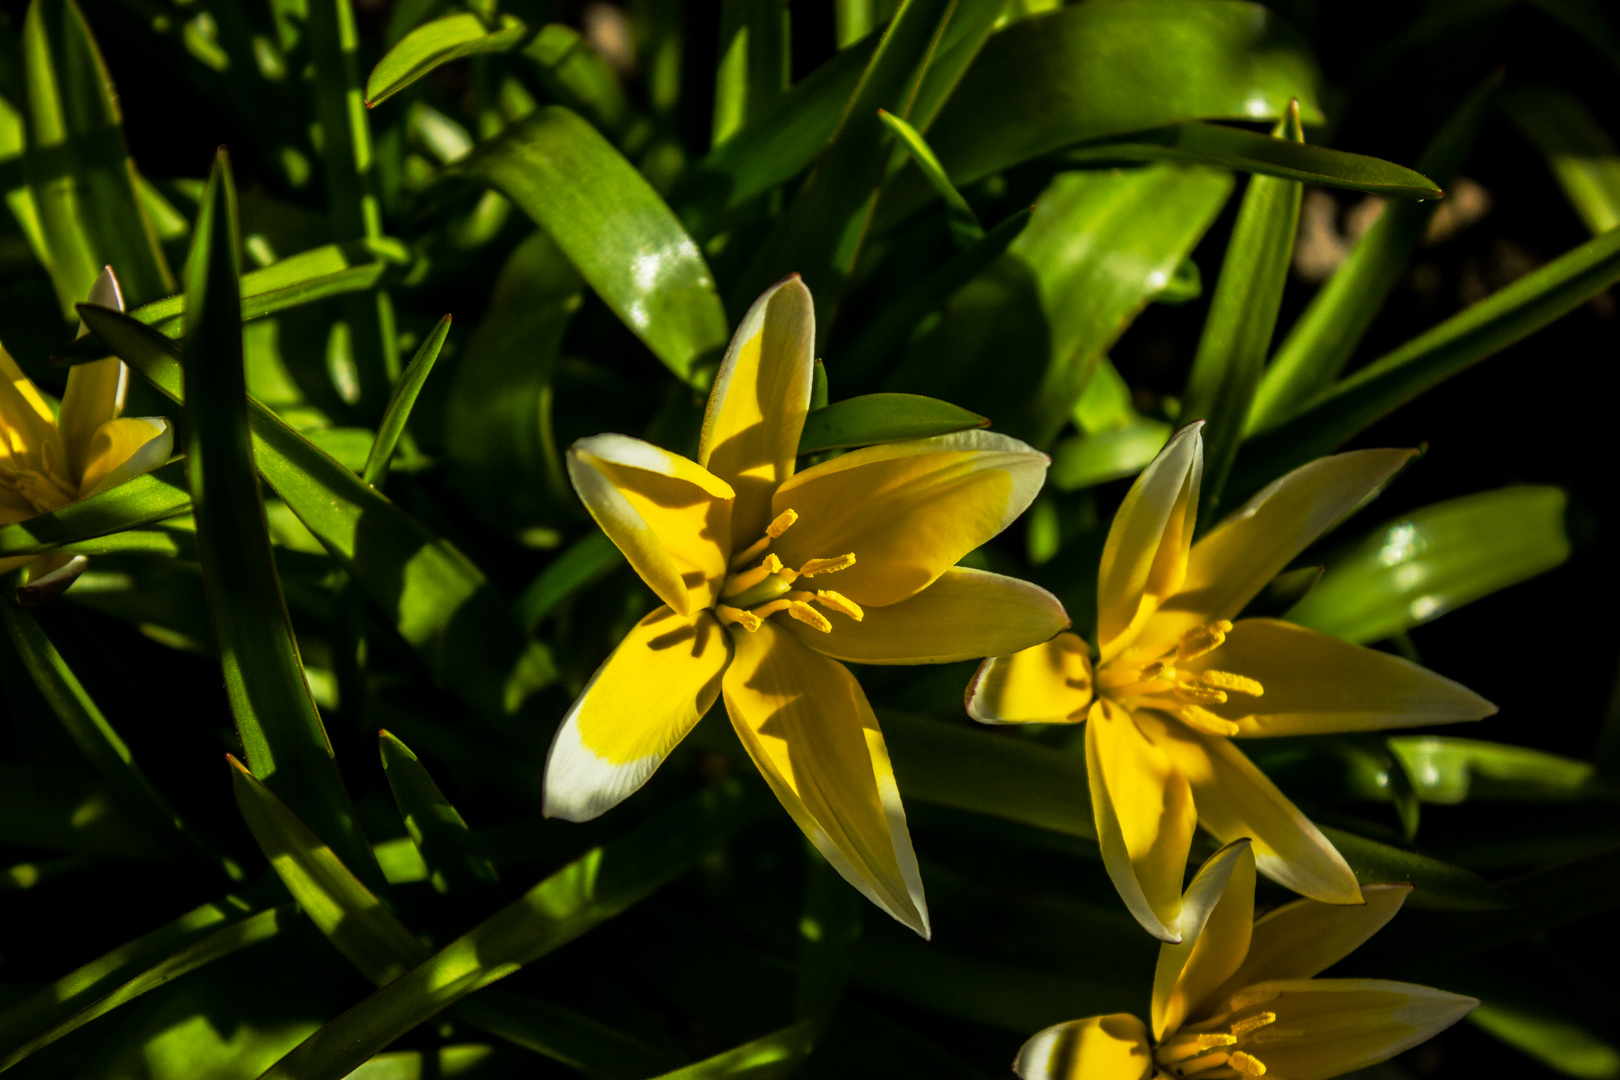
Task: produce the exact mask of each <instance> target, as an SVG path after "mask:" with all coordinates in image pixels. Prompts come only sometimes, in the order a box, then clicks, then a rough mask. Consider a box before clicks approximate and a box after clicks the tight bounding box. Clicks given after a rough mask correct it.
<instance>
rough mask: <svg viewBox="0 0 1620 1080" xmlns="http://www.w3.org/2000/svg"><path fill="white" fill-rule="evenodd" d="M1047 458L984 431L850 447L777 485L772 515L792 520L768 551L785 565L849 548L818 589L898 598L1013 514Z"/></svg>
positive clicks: (873, 601)
mask: <svg viewBox="0 0 1620 1080" xmlns="http://www.w3.org/2000/svg"><path fill="white" fill-rule="evenodd" d="M1048 461H1049V459H1048V458H1047V456H1046V455H1045V454H1043V453H1041V452H1040V451H1038V450H1035V449H1034V448H1032V447H1030V446H1027V445H1025V444H1024V443H1021V442H1019V441H1018V440H1017V439H1012V438H1008V437H1007V436H1005V435H997V434H995V433H993V432H989V431H963V432H958V433H956V434H954V435H940V436H938V437H936V438H932V439H911V440H908V441H906V442H898V443H889V444H887V445H884V446H869V447H866V448H865V449H861V450H855V451H852V452H850V453H848V454H844V455H842V456H840V457H836V458H833V459H832V460H831V461H824V462H822V463H821V464H820V465H817V466H815V467H814V468H811V469H806V470H805V471H804V472H802V473H799V474H798V475H797V476H794V477H793V478H792V479H790V480H789V481H788V482H787V483H785V484H783V485H782V486H781V487H780V488H778V489H777V491H776V495H775V497H774V498H773V499H772V500H771V509H772V511H773V513H777V514H780V513H782V512H783V511H785V510H790V509H791V510H793V511H795V512H796V513H797V514H798V515H799V518H798V521H797V523H796V524H794V526H793V527H792V528H791V529H789V530H788V531H787V532H786V533H784V534H782V537H781V538H780V539H778V540H777V541H776V542H775V543H774V544H773V545H772V547H771V550H772V551H774V552H776V554H777V555H778V556H780V557H781V559H782V562H783V563H785V564H786V565H788V566H790V567H799V566H802V565H804V563H806V562H808V561H809V560H811V559H815V558H832V557H835V556H839V555H844V554H846V553H848V552H854V554H855V565H854V566H852V567H850V568H849V569H847V570H840V571H839V572H838V573H837V575H836V577H829V578H828V579H827V580H828V586H827V587H828V588H835V589H837V590H838V591H839V592H841V593H843V594H844V595H845V596H847V597H849V598H850V599H851V600H854V601H855V602H856V603H857V604H860V605H861V606H863V607H866V606H871V607H881V606H883V605H885V604H895V603H899V602H900V601H901V600H904V599H905V598H906V597H908V596H911V595H913V594H915V593H917V592H919V591H920V590H922V589H923V588H924V587H926V586H927V585H928V584H929V583H930V582H932V581H933V580H934V579H935V578H937V577H939V575H940V574H942V573H944V572H945V570H946V569H947V568H949V567H951V566H953V565H954V564H955V563H956V561H957V560H958V559H960V558H961V557H962V556H964V555H966V554H967V553H968V552H970V551H972V550H973V549H974V548H976V547H978V546H979V545H981V544H983V543H985V542H986V541H987V540H989V539H990V538H991V537H993V536H995V535H996V534H997V533H999V532H1001V530H1002V529H1005V528H1006V527H1007V526H1008V525H1009V524H1011V522H1012V520H1013V518H1015V517H1017V516H1018V515H1019V514H1021V513H1023V512H1024V508H1025V507H1027V506H1028V505H1029V504H1030V502H1031V501H1032V500H1033V499H1034V498H1035V493H1036V492H1038V491H1039V490H1040V487H1041V483H1042V482H1043V481H1044V480H1045V478H1046V466H1047V463H1048Z"/></svg>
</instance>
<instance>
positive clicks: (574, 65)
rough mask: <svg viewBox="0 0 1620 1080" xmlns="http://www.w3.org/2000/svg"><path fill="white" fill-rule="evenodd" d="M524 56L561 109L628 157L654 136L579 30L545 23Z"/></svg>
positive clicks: (614, 75) (609, 69)
mask: <svg viewBox="0 0 1620 1080" xmlns="http://www.w3.org/2000/svg"><path fill="white" fill-rule="evenodd" d="M522 56H523V58H524V59H525V60H528V61H530V62H532V63H533V65H534V72H535V74H536V75H537V76H538V77H539V79H540V82H541V84H542V85H543V86H544V87H545V88H546V92H547V93H549V94H550V95H551V96H552V98H553V99H555V100H556V102H557V103H558V104H559V105H566V106H567V107H568V108H570V109H573V110H574V111H575V112H577V113H579V114H580V115H581V116H583V117H585V119H587V120H589V121H590V122H591V123H592V124H595V125H596V126H597V127H598V128H599V129H601V130H602V131H603V132H604V133H606V134H607V135H610V136H612V137H613V138H614V140H615V141H616V142H618V143H619V144H620V145H622V146H623V147H624V148H625V150H626V151H627V152H629V151H631V150H633V149H637V148H639V147H640V146H642V145H644V144H645V143H646V140H647V137H648V135H649V134H650V133H651V132H650V130H649V129H648V127H647V124H646V121H645V120H644V119H643V118H642V116H641V114H640V113H638V112H637V111H636V109H635V106H633V105H632V104H631V103H630V98H629V96H628V95H626V94H625V92H624V87H623V85H622V84H621V83H620V82H619V76H618V73H616V72H615V71H614V70H613V69H612V68H611V67H609V66H608V64H607V61H605V60H603V59H602V57H601V54H599V53H598V52H597V51H596V49H595V47H593V46H592V45H591V43H590V42H589V41H587V40H585V37H584V35H582V34H581V33H580V32H579V31H578V30H575V29H574V28H573V27H571V26H564V25H563V24H562V23H547V24H546V25H545V26H542V27H541V28H540V32H539V33H537V34H535V35H534V40H532V41H530V42H529V43H528V44H527V45H525V46H524V48H523V52H522Z"/></svg>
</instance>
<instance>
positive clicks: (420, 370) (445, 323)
mask: <svg viewBox="0 0 1620 1080" xmlns="http://www.w3.org/2000/svg"><path fill="white" fill-rule="evenodd" d="M449 335H450V316H448V315H446V316H445V317H444V318H442V319H440V320H439V322H438V325H437V326H435V327H434V328H433V330H432V332H430V333H429V334H428V336H427V340H425V341H423V342H422V347H421V348H419V349H417V350H416V355H415V356H414V357H412V358H411V363H410V366H409V367H407V368H406V369H405V371H404V373H403V374H401V375H400V378H399V381H398V382H397V383H395V384H394V393H393V395H392V396H391V397H390V398H389V399H388V408H387V409H385V410H384V411H383V418H382V422H381V423H379V424H378V425H377V437H376V439H375V440H374V441H373V442H372V444H371V452H370V453H369V454H367V455H366V464H365V467H364V468H363V469H362V470H361V472H360V479H362V480H364V481H365V482H366V483H368V484H371V485H372V486H376V485H377V484H380V483H382V481H383V477H385V476H387V475H388V462H389V461H390V460H391V459H392V458H393V456H394V447H396V446H398V445H399V437H400V436H401V435H403V434H405V424H406V422H407V421H408V420H410V418H411V409H412V408H413V407H415V405H416V397H417V395H418V394H420V393H421V392H422V386H423V385H424V384H425V383H426V382H427V377H428V376H429V375H431V374H433V364H434V362H435V361H436V360H438V359H439V350H440V349H442V348H444V339H445V338H446V337H448V336H449Z"/></svg>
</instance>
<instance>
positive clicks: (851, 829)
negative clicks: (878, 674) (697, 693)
mask: <svg viewBox="0 0 1620 1080" xmlns="http://www.w3.org/2000/svg"><path fill="white" fill-rule="evenodd" d="M734 641H735V644H736V658H735V660H734V661H733V662H732V664H731V667H729V668H727V669H726V674H725V679H724V681H723V684H722V686H723V691H724V693H725V698H726V711H727V712H728V713H730V714H731V724H732V727H734V728H736V730H737V736H738V738H740V739H741V740H742V744H743V745H744V746H745V747H747V748H748V753H749V756H750V757H752V758H753V759H754V764H756V765H758V766H759V771H760V772H761V773H762V774H764V776H765V781H766V782H767V783H768V784H770V785H771V790H772V791H774V792H776V797H777V798H778V799H780V800H781V801H782V805H783V806H784V807H786V808H787V812H788V813H789V814H791V815H792V816H793V820H794V821H795V822H797V823H798V826H799V828H801V829H803V830H804V834H805V835H806V836H808V837H809V838H810V841H811V843H813V844H815V845H816V849H817V850H818V851H820V852H821V854H822V855H823V856H825V857H826V859H827V861H828V862H829V863H831V864H832V866H833V868H834V869H835V870H837V871H838V872H839V873H840V874H842V875H843V876H844V880H846V881H848V882H849V883H850V884H851V885H853V886H855V887H856V888H857V889H859V890H860V891H861V892H862V893H864V894H865V895H866V897H867V898H868V899H869V900H871V901H872V902H873V903H874V904H876V905H878V906H879V907H881V908H882V909H883V910H884V911H887V912H888V913H889V914H890V915H893V916H894V917H895V918H896V919H898V920H900V921H901V922H903V923H905V924H906V925H907V926H909V927H911V928H912V929H913V930H915V931H917V933H919V934H921V935H922V936H923V937H927V936H928V933H929V930H928V905H927V903H926V901H925V900H924V899H923V888H922V878H921V876H920V875H919V874H918V872H917V856H916V854H915V853H914V852H913V851H912V848H911V834H910V833H909V832H908V831H907V829H906V814H905V810H904V809H903V808H902V807H901V805H900V789H899V788H898V787H896V786H895V782H894V770H893V769H892V768H891V767H890V765H889V751H888V748H887V746H886V745H885V744H884V741H883V733H882V732H881V731H879V730H878V725H877V718H876V717H874V716H873V715H872V706H870V705H869V704H867V701H866V694H865V693H864V692H862V690H861V687H860V684H859V683H857V682H856V681H855V677H854V676H853V675H851V674H850V673H849V671H848V670H847V669H846V668H845V667H844V666H843V665H842V664H840V663H838V662H837V661H836V660H830V659H828V658H827V657H825V656H822V655H821V654H819V653H815V652H811V651H810V650H809V649H806V648H805V647H804V646H802V645H800V644H799V643H798V642H797V641H795V640H794V639H793V638H792V637H791V636H790V635H788V634H787V633H786V632H785V631H783V630H782V629H780V628H779V627H777V626H776V624H775V623H774V622H772V621H769V620H767V621H766V622H765V623H764V625H762V626H761V627H760V628H759V629H758V630H756V631H754V632H753V633H751V634H750V633H746V632H744V633H738V634H737V635H736V636H735V638H734Z"/></svg>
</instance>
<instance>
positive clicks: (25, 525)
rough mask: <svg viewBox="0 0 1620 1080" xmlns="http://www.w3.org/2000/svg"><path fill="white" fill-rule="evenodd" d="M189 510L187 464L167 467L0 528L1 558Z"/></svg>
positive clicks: (175, 464)
mask: <svg viewBox="0 0 1620 1080" xmlns="http://www.w3.org/2000/svg"><path fill="white" fill-rule="evenodd" d="M190 509H191V492H190V491H189V490H188V489H187V487H186V463H185V462H184V461H171V462H170V463H169V464H167V465H161V466H159V467H158V468H156V469H153V470H152V471H151V472H149V473H146V474H145V475H144V476H138V477H136V478H135V479H133V480H130V481H127V482H125V483H122V484H119V485H118V486H117V487H115V488H112V489H110V490H108V491H103V492H102V493H101V494H99V495H92V496H90V498H88V499H82V500H80V501H79V502H74V503H69V504H68V505H66V506H64V507H62V509H60V510H57V511H55V512H54V513H50V514H41V515H39V516H38V517H32V518H29V519H28V520H26V521H19V522H17V523H16V524H15V525H6V526H4V527H3V528H0V558H3V557H5V556H9V555H35V554H38V553H39V552H42V551H49V550H51V549H52V548H55V547H57V546H58V545H61V544H71V543H74V542H75V541H79V540H89V539H92V538H94V537H98V536H106V535H108V534H110V533H117V532H122V531H124V530H125V529H136V528H139V527H140V526H142V525H150V524H152V523H153V522H156V521H164V520H167V519H168V518H172V517H175V516H177V515H179V514H184V513H185V512H186V511H188V510H190Z"/></svg>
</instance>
